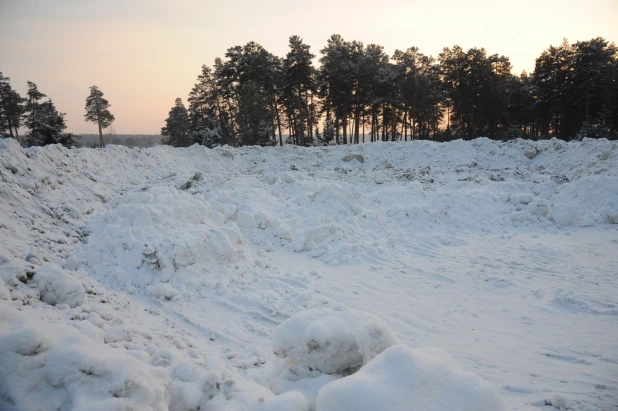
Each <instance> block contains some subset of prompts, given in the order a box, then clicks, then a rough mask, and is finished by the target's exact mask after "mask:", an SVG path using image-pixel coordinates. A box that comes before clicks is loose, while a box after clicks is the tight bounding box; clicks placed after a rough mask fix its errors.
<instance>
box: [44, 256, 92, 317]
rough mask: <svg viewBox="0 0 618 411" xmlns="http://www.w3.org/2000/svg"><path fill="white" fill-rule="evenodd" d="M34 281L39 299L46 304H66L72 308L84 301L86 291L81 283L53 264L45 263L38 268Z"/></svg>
mask: <svg viewBox="0 0 618 411" xmlns="http://www.w3.org/2000/svg"><path fill="white" fill-rule="evenodd" d="M34 281H35V283H36V285H37V288H38V289H39V292H40V293H41V301H43V302H45V303H47V304H51V305H58V304H66V305H68V306H69V307H71V308H74V307H77V306H78V305H81V303H82V302H83V301H84V296H85V295H86V291H85V290H84V287H83V286H82V284H81V283H80V282H79V281H78V280H76V279H74V278H73V277H72V276H71V275H70V274H68V273H67V272H66V271H64V270H63V269H62V268H60V267H58V266H57V265H55V264H45V265H44V266H43V267H41V268H40V269H38V270H37V271H36V274H35V275H34Z"/></svg>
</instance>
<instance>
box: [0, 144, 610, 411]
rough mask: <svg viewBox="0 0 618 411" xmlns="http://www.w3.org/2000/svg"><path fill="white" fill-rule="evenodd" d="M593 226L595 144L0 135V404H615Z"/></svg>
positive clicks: (185, 410) (606, 233)
mask: <svg viewBox="0 0 618 411" xmlns="http://www.w3.org/2000/svg"><path fill="white" fill-rule="evenodd" d="M533 151H534V152H535V153H537V155H536V156H533V157H532V158H530V156H527V155H526V152H533ZM616 224H618V149H617V148H616V143H614V142H611V141H607V140H590V139H584V140H583V141H581V142H568V143H567V142H563V141H558V140H549V141H539V142H534V141H521V140H516V141H511V142H507V143H503V142H495V141H490V140H488V139H477V140H474V141H454V142H450V143H444V144H440V143H433V142H426V141H416V142H409V143H372V144H366V145H355V146H338V147H328V148H326V147H316V148H300V147H295V146H286V147H270V148H259V147H245V148H240V149H234V148H229V147H220V148H216V149H212V150H209V149H206V148H204V147H199V146H193V147H189V148H184V149H174V148H171V147H155V148H151V149H127V148H124V147H119V146H109V147H107V148H106V149H71V150H68V149H65V148H63V147H60V146H47V147H43V148H30V149H22V148H21V147H20V146H19V145H18V144H17V143H16V142H15V141H14V140H10V139H4V140H0V409H2V410H4V409H7V410H39V409H40V410H47V409H54V410H56V409H60V410H71V409H83V410H86V409H97V410H107V409H110V410H120V409H134V410H140V409H144V410H145V409H160V410H166V409H170V410H179V411H181V410H182V411H190V410H197V409H200V410H219V409H225V410H299V411H301V410H308V409H309V410H318V411H323V410H331V409H337V410H344V409H355V410H356V409H380V410H382V409H384V410H385V409H405V410H414V409H419V410H421V409H423V410H424V409H435V410H440V409H444V410H447V409H448V410H484V409H488V410H489V409H495V410H500V409H506V407H507V406H508V408H510V409H514V410H531V409H537V410H538V409H547V410H551V409H565V410H566V409H570V410H582V411H587V410H616V409H618V407H617V404H618V366H617V364H618V345H617V344H616V341H618V277H617V274H618V272H617V270H616V267H618V226H617V225H616ZM447 353H448V354H447Z"/></svg>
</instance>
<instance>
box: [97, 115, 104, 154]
mask: <svg viewBox="0 0 618 411" xmlns="http://www.w3.org/2000/svg"><path fill="white" fill-rule="evenodd" d="M97 124H98V125H99V145H100V146H101V148H105V141H104V140H103V129H102V128H101V123H100V122H98V121H97Z"/></svg>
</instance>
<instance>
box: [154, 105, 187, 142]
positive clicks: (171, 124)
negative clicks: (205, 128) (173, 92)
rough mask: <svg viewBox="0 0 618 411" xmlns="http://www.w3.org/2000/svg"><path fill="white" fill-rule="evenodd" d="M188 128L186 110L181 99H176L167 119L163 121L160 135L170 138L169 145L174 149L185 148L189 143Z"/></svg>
mask: <svg viewBox="0 0 618 411" xmlns="http://www.w3.org/2000/svg"><path fill="white" fill-rule="evenodd" d="M189 128H190V123H189V115H188V113H187V109H186V108H185V105H184V104H183V103H182V99H180V98H177V99H176V103H175V104H174V107H172V109H171V110H170V112H169V117H168V118H167V119H166V120H165V127H163V128H162V129H161V135H163V136H170V139H169V144H170V145H172V146H174V147H187V146H188V145H189V144H190V143H191V140H190V138H189Z"/></svg>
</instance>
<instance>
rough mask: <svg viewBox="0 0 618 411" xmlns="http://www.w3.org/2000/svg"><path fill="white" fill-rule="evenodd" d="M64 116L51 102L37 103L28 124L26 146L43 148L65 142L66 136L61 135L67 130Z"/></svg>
mask: <svg viewBox="0 0 618 411" xmlns="http://www.w3.org/2000/svg"><path fill="white" fill-rule="evenodd" d="M64 116H65V113H60V112H58V110H56V106H54V103H53V102H52V101H51V100H47V101H45V102H43V103H37V107H36V116H35V117H34V120H33V121H32V122H31V123H30V124H29V128H30V133H29V134H28V136H27V142H28V145H30V146H45V145H48V144H59V143H62V142H63V141H65V142H66V136H64V135H63V134H62V132H63V131H64V129H66V128H67V126H66V124H65V122H64Z"/></svg>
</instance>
